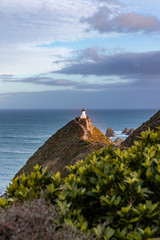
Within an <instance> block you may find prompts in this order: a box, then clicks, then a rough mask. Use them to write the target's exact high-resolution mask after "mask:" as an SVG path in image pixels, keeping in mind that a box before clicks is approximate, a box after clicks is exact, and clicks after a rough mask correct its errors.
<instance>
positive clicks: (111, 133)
mask: <svg viewBox="0 0 160 240" xmlns="http://www.w3.org/2000/svg"><path fill="white" fill-rule="evenodd" d="M106 137H108V138H110V137H115V134H114V131H113V130H112V128H108V129H107V131H106Z"/></svg>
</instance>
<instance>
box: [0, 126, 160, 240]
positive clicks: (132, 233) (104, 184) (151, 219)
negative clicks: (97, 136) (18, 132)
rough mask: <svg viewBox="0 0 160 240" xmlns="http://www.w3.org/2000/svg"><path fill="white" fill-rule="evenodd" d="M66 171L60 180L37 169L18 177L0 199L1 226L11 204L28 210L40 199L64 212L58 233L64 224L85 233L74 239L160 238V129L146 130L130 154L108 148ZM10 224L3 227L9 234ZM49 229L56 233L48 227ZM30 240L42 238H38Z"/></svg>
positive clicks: (57, 176) (142, 239) (131, 239)
mask: <svg viewBox="0 0 160 240" xmlns="http://www.w3.org/2000/svg"><path fill="white" fill-rule="evenodd" d="M68 169H69V171H70V174H69V175H68V177H64V178H61V177H60V175H59V173H57V174H50V173H49V172H48V171H47V170H44V169H42V168H41V167H39V166H38V165H37V166H36V167H35V168H34V169H33V170H32V172H31V173H30V175H28V176H25V174H23V175H22V176H21V177H17V178H16V179H14V180H13V183H12V184H10V185H9V187H8V188H7V191H6V197H4V198H3V199H1V200H0V205H1V207H3V208H4V210H1V215H0V225H1V224H2V222H3V223H4V221H5V219H6V218H7V217H8V214H10V212H9V211H8V209H12V208H13V206H14V205H12V204H13V202H15V203H16V202H17V201H18V202H19V204H20V203H21V204H22V206H25V205H24V204H26V201H28V200H29V201H30V202H31V203H32V202H33V199H35V198H36V199H37V198H40V199H41V198H42V199H44V201H45V202H48V201H49V202H50V204H52V205H54V207H59V208H60V210H59V215H58V220H57V217H56V223H57V224H58V227H57V228H56V230H55V232H59V231H62V232H63V228H64V223H65V224H68V225H69V226H72V227H73V226H74V227H73V229H76V230H75V231H81V232H82V235H83V236H82V237H79V238H78V237H77V238H76V237H75V239H83V237H84V238H85V234H91V235H88V236H87V239H104V240H109V239H110V240H123V239H126V240H144V239H146V240H150V239H158V238H160V127H159V128H158V129H157V131H156V132H153V131H151V130H148V131H146V132H145V133H144V132H143V133H142V135H141V137H140V139H139V141H137V142H135V145H134V146H132V147H131V148H129V149H127V150H120V149H115V148H114V147H111V146H109V147H107V148H103V149H101V150H97V151H94V152H93V153H92V154H90V155H88V156H87V157H86V158H85V160H84V161H83V160H81V161H79V162H77V163H76V164H75V165H71V166H69V167H68ZM7 206H9V208H6V207H7ZM30 211H32V210H30ZM5 213H7V215H6V214H5ZM14 213H15V215H14V216H15V218H14V219H15V220H14V221H16V211H15V212H14ZM43 214H44V213H43V212H42V215H43ZM12 218H13V212H12ZM51 222H52V221H51ZM12 224H13V223H12ZM12 224H11V225H10V224H8V225H7V226H5V227H6V228H7V232H10V234H11V235H12V232H13V229H12ZM52 224H53V223H52ZM33 225H34V223H33ZM48 227H51V228H50V229H52V225H50V224H49V223H48ZM19 228H20V227H19ZM19 228H18V229H17V234H18V232H19V231H20V229H19ZM0 231H1V232H4V230H3V231H2V230H0ZM70 231H71V230H70ZM14 234H16V233H15V229H14ZM55 234H56V233H55ZM55 236H56V235H55ZM4 239H5V238H4ZM16 239H20V238H16ZM24 239H25V238H24ZM32 239H39V238H38V235H35V238H32ZM53 239H54V238H53ZM55 239H56V238H55ZM57 239H60V238H57Z"/></svg>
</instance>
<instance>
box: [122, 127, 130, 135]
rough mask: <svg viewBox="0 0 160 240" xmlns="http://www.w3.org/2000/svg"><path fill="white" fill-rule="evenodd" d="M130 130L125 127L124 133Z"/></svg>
mask: <svg viewBox="0 0 160 240" xmlns="http://www.w3.org/2000/svg"><path fill="white" fill-rule="evenodd" d="M129 131H130V130H129V128H125V129H124V131H123V132H122V133H125V134H127V133H128V132H129Z"/></svg>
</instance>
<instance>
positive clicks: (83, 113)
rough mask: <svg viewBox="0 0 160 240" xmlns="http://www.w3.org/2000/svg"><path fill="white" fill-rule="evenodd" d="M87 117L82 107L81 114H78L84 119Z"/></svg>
mask: <svg viewBox="0 0 160 240" xmlns="http://www.w3.org/2000/svg"><path fill="white" fill-rule="evenodd" d="M86 118H87V116H86V111H85V109H84V108H83V109H82V114H81V116H80V119H86Z"/></svg>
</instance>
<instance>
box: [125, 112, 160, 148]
mask: <svg viewBox="0 0 160 240" xmlns="http://www.w3.org/2000/svg"><path fill="white" fill-rule="evenodd" d="M159 126H160V111H158V112H157V113H156V114H154V115H153V116H152V117H151V118H150V119H149V120H148V121H146V122H145V123H143V124H142V125H141V126H140V127H138V128H137V129H136V130H134V132H133V133H132V134H131V135H130V136H129V137H127V138H126V139H125V141H124V142H122V144H121V147H122V148H123V147H130V146H132V145H133V144H134V141H137V140H138V139H139V137H140V135H141V132H145V131H146V130H147V129H148V128H150V129H151V130H154V131H157V127H159Z"/></svg>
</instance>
